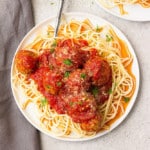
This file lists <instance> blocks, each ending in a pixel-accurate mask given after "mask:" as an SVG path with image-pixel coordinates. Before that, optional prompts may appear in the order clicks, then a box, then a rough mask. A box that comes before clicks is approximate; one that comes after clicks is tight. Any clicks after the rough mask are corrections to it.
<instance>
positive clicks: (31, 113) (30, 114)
mask: <svg viewBox="0 0 150 150" xmlns="http://www.w3.org/2000/svg"><path fill="white" fill-rule="evenodd" d="M64 17H65V19H66V21H67V22H68V21H70V20H72V19H76V20H78V21H83V20H85V19H89V20H90V21H91V22H92V24H93V25H94V26H97V25H99V26H103V25H110V26H111V27H112V28H113V29H114V31H115V32H116V33H117V35H118V36H119V37H120V38H121V39H122V40H124V41H125V42H126V44H127V46H128V48H129V50H130V52H131V54H132V56H133V65H132V72H133V74H134V75H135V78H136V87H135V92H134V94H133V96H132V99H131V100H130V103H129V104H128V107H127V109H126V111H125V113H124V114H123V115H122V116H121V117H120V118H119V119H118V120H117V121H115V122H114V123H113V124H112V125H111V127H110V129H109V130H106V131H102V132H100V133H97V134H96V135H95V136H92V137H85V138H76V139H75V138H68V137H67V138H66V137H56V136H54V135H52V134H50V133H49V132H47V131H46V130H44V129H43V128H42V127H41V125H40V122H39V114H37V113H36V109H35V108H34V106H33V105H30V106H29V107H28V109H26V110H23V109H22V107H21V102H22V101H23V99H24V96H23V95H22V92H21V90H20V89H14V86H13V82H12V75H13V68H14V60H13V63H12V68H11V87H12V91H13V95H14V97H15V101H16V103H17V105H18V107H19V109H20V111H21V112H22V114H23V115H24V116H25V118H26V119H27V120H28V121H29V122H30V123H31V124H32V125H33V126H34V127H35V128H36V129H38V130H39V131H41V132H43V133H45V134H47V135H49V136H51V137H54V138H56V139H60V140H65V141H85V140H90V139H94V138H97V137H100V136H102V135H104V134H106V133H109V132H110V131H112V130H113V129H114V128H116V127H117V126H118V125H119V124H120V123H121V122H122V121H123V120H124V119H125V118H126V117H127V115H128V113H129V112H130V111H131V109H132V107H133V105H134V102H135V101H136V97H137V94H138V89H139V81H140V75H139V65H138V61H137V57H136V54H135V52H134V49H133V48H132V46H131V44H130V43H129V41H128V40H127V38H126V37H125V36H124V34H123V33H122V32H121V31H120V30H119V29H117V28H116V27H115V26H113V25H112V24H110V23H109V22H107V21H106V20H104V19H102V18H100V17H97V16H93V15H90V14H84V13H66V14H64ZM55 20H56V18H55V17H52V18H49V19H47V20H45V21H43V22H42V23H40V24H39V25H37V26H35V27H34V28H33V29H32V30H31V31H29V33H28V34H27V35H26V36H25V37H24V39H23V40H22V42H21V43H20V45H19V46H18V48H17V50H16V53H17V51H18V50H20V49H22V48H24V47H25V46H26V45H28V44H29V43H30V42H31V41H32V40H33V39H35V37H36V36H37V35H38V34H39V33H41V32H44V31H45V30H46V28H47V26H48V25H52V26H55Z"/></svg>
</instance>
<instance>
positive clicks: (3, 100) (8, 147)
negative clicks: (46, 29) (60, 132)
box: [0, 0, 40, 150]
mask: <svg viewBox="0 0 150 150" xmlns="http://www.w3.org/2000/svg"><path fill="white" fill-rule="evenodd" d="M33 25H34V21H33V14H32V6H31V1H30V0H0V150H40V139H39V134H38V131H37V130H36V129H35V128H34V127H33V126H32V125H30V123H28V121H27V120H26V119H25V118H24V117H23V115H22V114H21V112H20V111H19V109H18V108H17V105H16V103H15V100H14V98H13V95H12V91H11V85H10V69H11V63H12V59H13V55H14V53H15V51H16V48H17V46H18V44H19V42H20V41H21V40H22V38H23V37H24V35H25V34H26V33H27V32H28V31H29V29H31V27H33Z"/></svg>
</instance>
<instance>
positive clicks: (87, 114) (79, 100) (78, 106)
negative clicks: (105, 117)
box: [66, 92, 97, 123]
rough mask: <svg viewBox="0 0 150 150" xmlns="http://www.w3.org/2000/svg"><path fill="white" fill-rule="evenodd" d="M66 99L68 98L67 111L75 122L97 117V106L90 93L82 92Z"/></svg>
mask: <svg viewBox="0 0 150 150" xmlns="http://www.w3.org/2000/svg"><path fill="white" fill-rule="evenodd" d="M66 99H68V102H67V105H68V107H67V113H68V115H69V116H71V118H72V119H73V121H74V122H77V123H82V122H86V121H88V120H90V119H93V118H94V117H95V115H96V110H97V106H96V102H95V99H94V97H93V96H92V95H91V94H90V93H86V92H82V93H78V95H72V96H69V97H66Z"/></svg>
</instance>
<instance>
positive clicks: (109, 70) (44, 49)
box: [12, 20, 136, 138]
mask: <svg viewBox="0 0 150 150" xmlns="http://www.w3.org/2000/svg"><path fill="white" fill-rule="evenodd" d="M53 33H54V29H53V28H52V27H51V26H48V28H47V32H46V33H45V34H41V35H38V36H37V37H36V38H35V40H34V41H33V42H32V43H30V44H29V45H27V46H26V47H24V50H19V51H18V53H17V55H16V57H15V63H14V66H13V74H12V81H13V88H14V89H19V90H21V91H22V92H23V93H24V95H25V101H24V103H23V104H22V108H23V109H26V108H27V107H28V106H29V105H30V104H31V103H33V104H34V105H35V106H36V107H37V110H38V113H39V114H40V118H39V120H40V123H41V126H42V128H43V129H44V130H46V132H49V133H51V134H53V135H55V136H62V137H73V138H78V137H86V136H94V135H95V134H96V133H98V132H101V131H103V130H107V129H109V127H110V126H111V124H112V123H113V122H114V121H116V120H117V119H118V118H119V117H120V116H121V115H123V113H124V112H125V110H126V107H127V105H128V102H129V100H130V99H131V97H132V95H133V93H134V90H135V84H136V80H135V77H134V75H133V74H132V71H131V67H132V61H133V58H132V55H131V54H130V52H129V50H128V47H127V45H126V43H125V42H124V41H122V40H121V39H120V38H119V37H118V36H117V34H116V33H115V32H114V30H113V29H112V28H111V27H110V26H97V27H94V26H93V25H92V24H91V22H90V21H89V20H84V21H83V22H79V21H77V20H72V21H70V22H69V23H64V24H62V25H61V26H60V29H59V32H58V37H57V38H55V39H54V38H53ZM68 41H69V42H68ZM70 44H71V45H74V47H76V48H74V47H73V48H72V49H71V51H69V50H70V49H68V47H69V46H68V45H70ZM66 45H67V46H66ZM62 49H63V51H62ZM66 49H67V50H66ZM73 49H74V50H77V49H80V50H81V53H80V55H78V54H77V55H76V51H74V53H73V52H72V51H73ZM66 51H67V52H66ZM68 51H69V52H68ZM50 53H52V55H49V54H50ZM66 53H67V54H72V53H73V55H69V56H68V55H67V57H66V55H65V54H66ZM84 54H86V55H84ZM52 56H54V57H52ZM74 56H76V57H74ZM79 56H81V58H80V57H79ZM37 58H38V63H37ZM47 58H49V59H47ZM55 58H56V60H57V61H56V62H57V63H56V64H58V62H59V67H58V68H59V71H58V70H57V69H56V70H54V69H53V68H54V67H55V61H53V60H54V59H55ZM62 58H63V59H62ZM26 60H27V61H26ZM78 60H79V61H78ZM47 61H52V62H47ZM82 61H83V62H82ZM39 62H40V63H39ZM61 62H63V63H61ZM74 62H75V63H74ZM81 62H82V63H81ZM47 63H48V65H49V63H51V64H53V65H49V68H50V69H47ZM72 63H74V64H72ZM64 64H65V65H64ZM98 64H99V65H98ZM71 65H72V66H71ZM97 65H98V66H97ZM24 66H26V67H25V68H24ZM66 66H67V67H66ZM70 66H71V67H70ZM93 66H94V67H93ZM98 67H99V68H101V69H103V71H101V72H99V70H98V71H97V70H96V68H98ZM37 68H38V69H37ZM33 70H34V71H33ZM50 70H51V71H50ZM90 70H92V75H91V72H90ZM60 72H61V75H60V74H59V73H60ZM97 73H98V75H100V76H101V79H99V78H98V79H97V76H96V75H97ZM62 76H63V77H62ZM54 77H55V78H54ZM98 77H99V76H98ZM47 78H48V79H50V78H51V80H47ZM62 78H63V82H62ZM89 82H90V85H89ZM49 85H50V86H49ZM65 87H66V89H67V90H66V91H65V93H69V94H68V95H64V94H62V95H61V94H60V93H61V91H62V89H63V88H65ZM43 89H44V90H43ZM74 89H76V90H74ZM85 89H86V92H85ZM45 91H46V92H45ZM68 91H69V92H68ZM81 91H82V92H81ZM83 91H84V92H83ZM63 92H64V91H63ZM73 92H74V93H73ZM47 93H48V94H47ZM58 93H59V98H60V97H61V99H63V100H62V101H61V100H60V99H59V101H57V105H56V103H55V102H56V99H55V98H58V97H57V96H56V97H55V98H54V95H58ZM72 93H73V94H72ZM75 93H76V94H75ZM71 94H72V95H73V96H72V97H71V96H70V95H71ZM70 97H71V98H70ZM100 97H102V98H100ZM48 99H49V100H48ZM58 103H59V104H58ZM66 105H67V106H66ZM71 107H73V108H71ZM62 108H63V109H62ZM64 108H65V109H64ZM83 109H85V110H84V111H83ZM79 110H80V111H79ZM83 114H84V115H83Z"/></svg>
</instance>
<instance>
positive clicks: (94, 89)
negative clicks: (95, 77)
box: [92, 86, 99, 97]
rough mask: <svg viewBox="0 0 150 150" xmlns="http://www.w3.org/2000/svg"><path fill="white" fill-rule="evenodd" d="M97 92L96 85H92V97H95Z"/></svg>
mask: <svg viewBox="0 0 150 150" xmlns="http://www.w3.org/2000/svg"><path fill="white" fill-rule="evenodd" d="M98 93H99V90H98V87H96V86H94V87H93V88H92V94H93V95H94V97H96V96H97V95H98Z"/></svg>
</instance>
